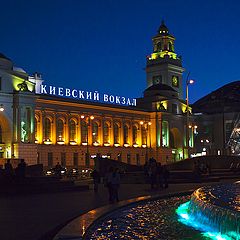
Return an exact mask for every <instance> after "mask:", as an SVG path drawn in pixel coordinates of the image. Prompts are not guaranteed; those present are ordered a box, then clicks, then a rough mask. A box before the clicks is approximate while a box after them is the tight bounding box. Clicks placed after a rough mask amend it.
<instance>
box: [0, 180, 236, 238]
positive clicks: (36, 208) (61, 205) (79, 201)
mask: <svg viewBox="0 0 240 240" xmlns="http://www.w3.org/2000/svg"><path fill="white" fill-rule="evenodd" d="M234 181H235V180H234ZM227 182H232V181H231V180H227ZM206 184H209V183H202V184H201V183H194V184H191V183H188V184H170V185H169V188H168V189H164V190H151V189H150V186H149V185H147V184H122V185H121V187H120V192H119V196H120V200H126V199H131V198H136V197H139V196H149V195H155V194H162V195H165V194H169V193H174V192H179V191H188V190H194V189H196V188H198V187H200V186H203V185H206ZM107 194H108V193H107V189H106V188H105V187H104V186H103V185H100V188H99V192H98V193H97V194H96V193H94V191H93V187H92V185H90V190H87V191H74V192H58V193H46V194H32V195H25V196H24V195H20V196H18V195H16V196H1V197H0V213H1V217H0V232H1V235H0V239H1V240H17V239H21V240H39V239H41V240H42V239H44V240H48V239H52V238H53V236H55V234H56V233H57V232H58V231H60V229H62V228H63V227H64V226H65V225H66V224H67V223H69V222H71V221H72V220H74V219H75V218H77V217H78V216H80V215H82V214H84V213H87V212H88V211H90V210H93V209H96V208H99V207H103V206H106V205H109V204H108V195H107Z"/></svg>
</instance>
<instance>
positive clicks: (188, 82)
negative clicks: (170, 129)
mask: <svg viewBox="0 0 240 240" xmlns="http://www.w3.org/2000/svg"><path fill="white" fill-rule="evenodd" d="M189 74H190V72H189V73H188V75H187V79H186V103H187V108H186V110H187V116H186V149H187V158H188V156H189V155H188V154H189V96H188V95H189V94H188V86H189V85H190V84H193V83H194V80H192V79H190V80H189Z"/></svg>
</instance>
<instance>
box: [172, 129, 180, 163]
mask: <svg viewBox="0 0 240 240" xmlns="http://www.w3.org/2000/svg"><path fill="white" fill-rule="evenodd" d="M182 143H183V142H182V138H181V133H180V131H179V129H178V128H172V129H171V130H170V136H169V144H170V147H171V148H172V160H173V161H177V160H181V158H182V155H181V152H182V147H183V144H182Z"/></svg>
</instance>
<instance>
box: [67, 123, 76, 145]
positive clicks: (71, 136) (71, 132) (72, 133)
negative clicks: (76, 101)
mask: <svg viewBox="0 0 240 240" xmlns="http://www.w3.org/2000/svg"><path fill="white" fill-rule="evenodd" d="M69 141H76V123H75V121H74V120H70V122H69Z"/></svg>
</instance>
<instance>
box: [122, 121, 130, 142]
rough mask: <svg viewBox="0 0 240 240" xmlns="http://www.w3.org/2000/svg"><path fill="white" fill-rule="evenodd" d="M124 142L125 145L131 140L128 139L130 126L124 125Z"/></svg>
mask: <svg viewBox="0 0 240 240" xmlns="http://www.w3.org/2000/svg"><path fill="white" fill-rule="evenodd" d="M123 141H124V144H125V143H129V139H128V126H127V125H124V128H123Z"/></svg>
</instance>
